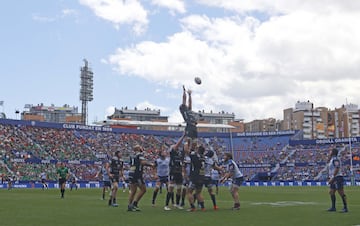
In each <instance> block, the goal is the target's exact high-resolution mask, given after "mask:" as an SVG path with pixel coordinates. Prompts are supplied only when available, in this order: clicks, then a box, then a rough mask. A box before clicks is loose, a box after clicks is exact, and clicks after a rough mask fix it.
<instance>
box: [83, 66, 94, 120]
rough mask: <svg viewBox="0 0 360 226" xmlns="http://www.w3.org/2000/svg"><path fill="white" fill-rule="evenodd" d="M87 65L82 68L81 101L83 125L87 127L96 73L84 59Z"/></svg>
mask: <svg viewBox="0 0 360 226" xmlns="http://www.w3.org/2000/svg"><path fill="white" fill-rule="evenodd" d="M84 63H85V65H84V66H83V67H81V68H80V71H81V73H80V79H81V81H80V100H81V123H82V124H84V125H86V124H87V118H88V101H92V100H93V99H94V97H93V89H94V86H93V83H94V79H93V78H94V73H93V72H92V70H91V68H89V66H88V61H87V60H86V59H84Z"/></svg>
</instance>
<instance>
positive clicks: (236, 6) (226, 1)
mask: <svg viewBox="0 0 360 226" xmlns="http://www.w3.org/2000/svg"><path fill="white" fill-rule="evenodd" d="M195 1H196V2H197V3H199V4H203V5H206V6H211V7H216V8H224V9H226V10H230V11H236V12H238V13H244V14H245V13H248V12H251V11H256V12H265V13H267V14H269V15H275V14H289V13H292V12H294V11H310V12H315V13H328V12H354V11H358V10H359V9H360V2H359V1H353V0H343V1H338V0H317V1H313V0H273V1H268V0H242V1H239V0H195Z"/></svg>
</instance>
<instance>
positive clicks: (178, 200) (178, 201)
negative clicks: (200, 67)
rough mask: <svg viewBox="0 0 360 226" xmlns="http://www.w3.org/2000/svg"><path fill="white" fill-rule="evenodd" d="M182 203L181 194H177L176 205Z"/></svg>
mask: <svg viewBox="0 0 360 226" xmlns="http://www.w3.org/2000/svg"><path fill="white" fill-rule="evenodd" d="M179 204H180V194H176V205H179Z"/></svg>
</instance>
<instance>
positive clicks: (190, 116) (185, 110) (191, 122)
mask: <svg viewBox="0 0 360 226" xmlns="http://www.w3.org/2000/svg"><path fill="white" fill-rule="evenodd" d="M186 93H187V94H188V96H189V99H188V105H186ZM191 93H192V92H191V90H187V91H186V89H185V86H183V96H182V104H181V105H180V113H181V115H182V117H183V118H184V120H185V122H186V127H185V135H186V136H187V137H189V138H191V140H194V139H196V138H197V137H198V133H197V128H196V124H197V119H198V114H197V113H195V112H194V111H192V99H191Z"/></svg>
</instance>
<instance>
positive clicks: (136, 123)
mask: <svg viewBox="0 0 360 226" xmlns="http://www.w3.org/2000/svg"><path fill="white" fill-rule="evenodd" d="M95 124H96V125H102V126H111V125H114V126H115V125H117V126H139V127H141V126H164V127H185V126H186V124H185V123H183V122H182V123H175V122H153V121H132V120H111V119H107V120H103V121H99V122H95ZM197 127H198V128H217V129H235V127H234V126H231V125H225V124H208V123H198V124H197Z"/></svg>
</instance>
